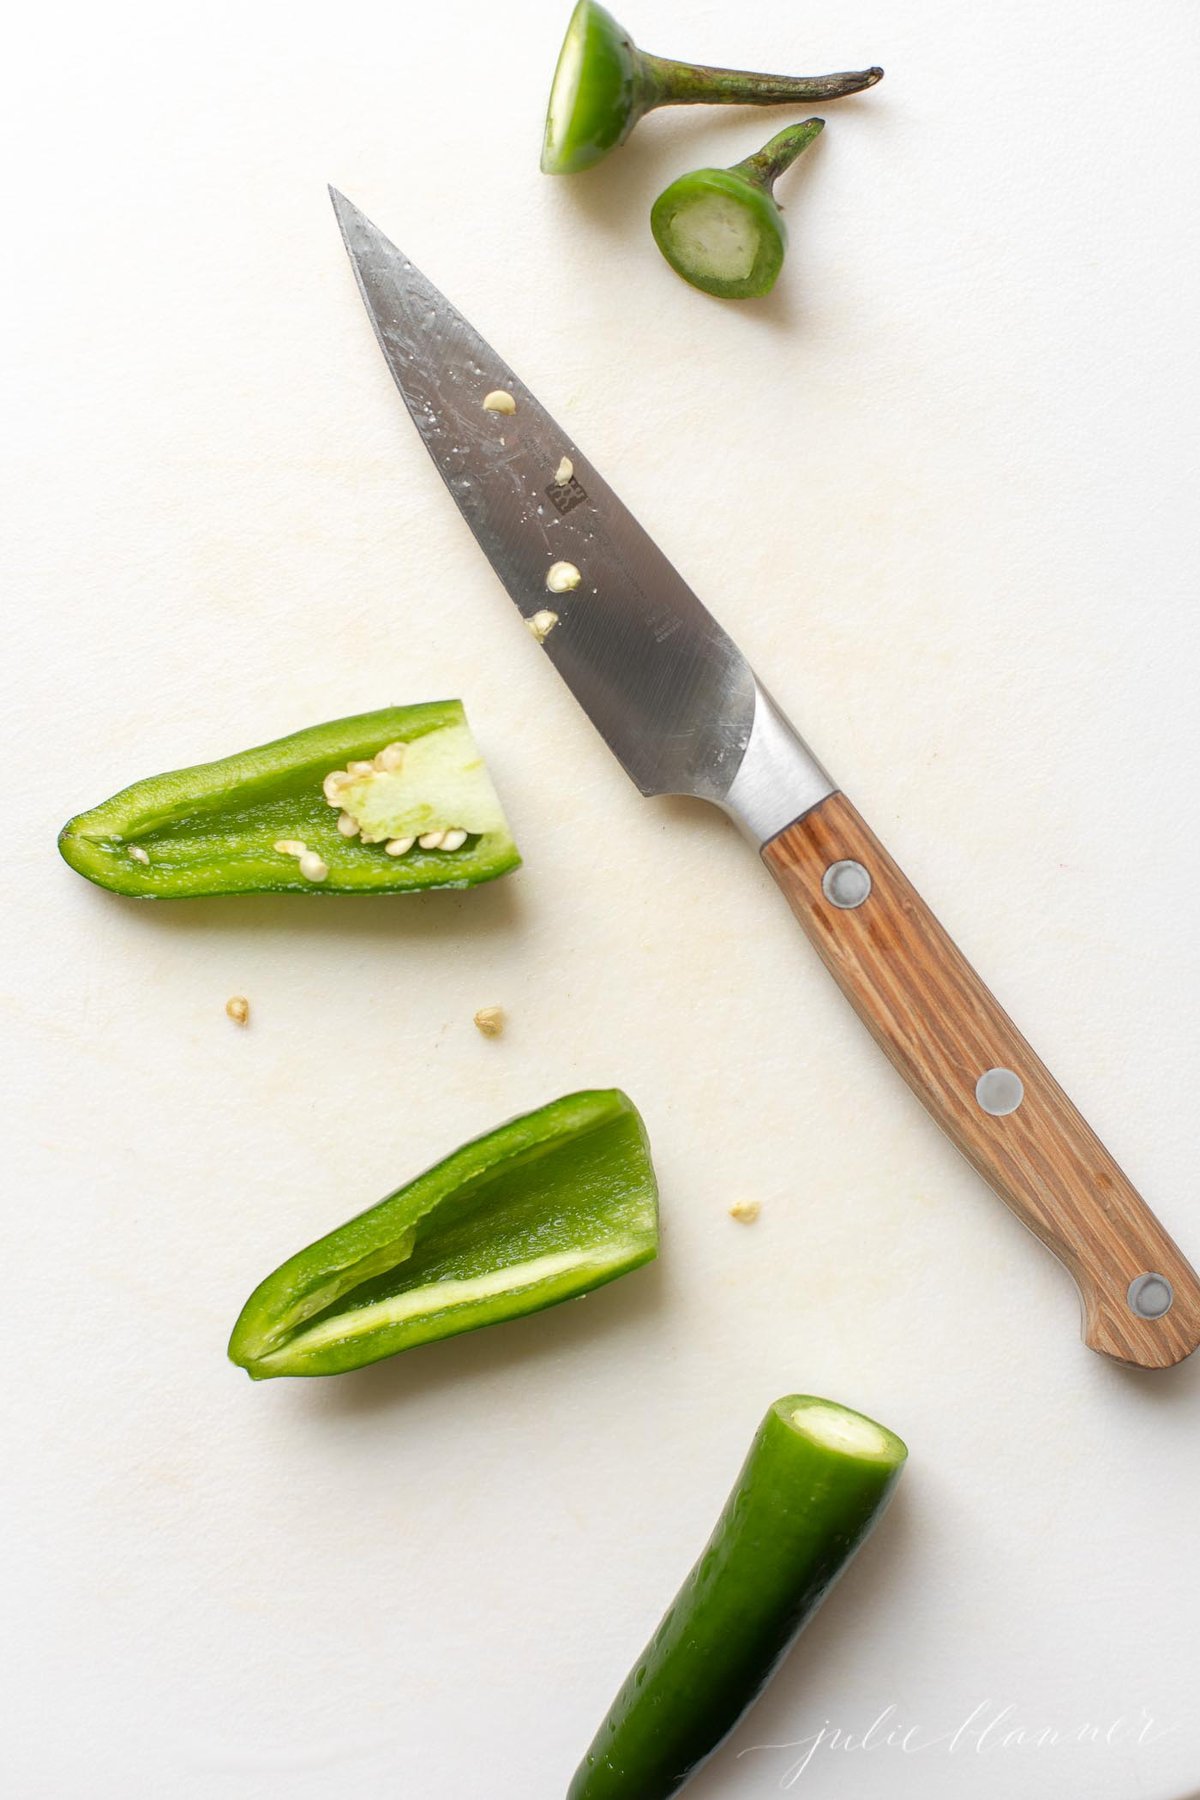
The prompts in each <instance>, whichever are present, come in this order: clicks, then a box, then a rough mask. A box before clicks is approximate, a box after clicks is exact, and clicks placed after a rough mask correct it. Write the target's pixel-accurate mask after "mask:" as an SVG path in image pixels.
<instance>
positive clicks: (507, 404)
mask: <svg viewBox="0 0 1200 1800" xmlns="http://www.w3.org/2000/svg"><path fill="white" fill-rule="evenodd" d="M483 410H484V412H494V413H515V412H516V410H517V403H516V401H515V400H514V399H513V397H512V395H511V394H509V393H506V392H505V390H504V389H503V388H494V389H493V391H492V392H491V393H490V394H486V395H485V396H484V401H483Z"/></svg>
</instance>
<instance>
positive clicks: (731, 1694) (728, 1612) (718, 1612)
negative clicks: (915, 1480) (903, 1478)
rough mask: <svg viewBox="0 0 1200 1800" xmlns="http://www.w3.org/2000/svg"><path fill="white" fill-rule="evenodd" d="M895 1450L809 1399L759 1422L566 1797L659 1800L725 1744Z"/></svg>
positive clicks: (803, 1620)
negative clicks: (717, 1511) (696, 1556)
mask: <svg viewBox="0 0 1200 1800" xmlns="http://www.w3.org/2000/svg"><path fill="white" fill-rule="evenodd" d="M907 1455H908V1451H907V1449H906V1448H905V1446H904V1444H903V1443H902V1442H901V1441H900V1439H899V1438H898V1437H897V1436H896V1435H895V1433H894V1432H891V1431H888V1430H886V1429H885V1428H884V1427H883V1426H882V1425H877V1424H875V1422H874V1420H872V1419H867V1418H864V1417H863V1415H862V1414H861V1413H857V1412H852V1411H851V1410H850V1409H849V1407H845V1406H839V1405H837V1404H836V1403H835V1402H834V1401H832V1400H818V1399H816V1398H814V1397H813V1396H812V1395H808V1394H789V1395H787V1396H786V1397H785V1398H784V1399H782V1400H777V1401H776V1402H775V1404H774V1406H772V1407H771V1409H770V1411H769V1412H768V1413H767V1416H766V1418H765V1419H764V1420H763V1422H762V1424H761V1425H760V1427H759V1429H758V1434H757V1436H756V1437H755V1439H754V1442H753V1444H752V1445H751V1447H750V1454H749V1456H748V1457H747V1458H746V1461H745V1464H744V1465H743V1467H742V1472H741V1474H740V1475H739V1477H738V1481H737V1485H736V1487H735V1488H734V1490H733V1492H732V1493H731V1494H730V1496H729V1499H728V1501H727V1502H726V1505H725V1510H724V1512H723V1513H722V1514H721V1517H720V1518H719V1520H718V1521H717V1526H716V1530H715V1531H714V1532H713V1534H712V1536H711V1537H710V1539H709V1540H708V1544H707V1546H706V1547H705V1550H704V1553H703V1555H702V1556H701V1558H700V1560H699V1562H698V1563H697V1564H696V1566H695V1567H694V1568H693V1570H692V1572H691V1574H690V1575H689V1576H688V1578H687V1580H686V1581H685V1582H684V1584H683V1586H682V1588H681V1589H680V1590H679V1593H678V1594H677V1595H676V1597H675V1599H674V1601H673V1602H672V1604H671V1606H670V1608H669V1609H668V1611H667V1613H666V1616H665V1617H664V1619H663V1621H662V1623H661V1624H660V1626H659V1628H658V1630H657V1631H656V1632H655V1634H654V1636H653V1638H652V1639H651V1640H650V1642H649V1643H648V1644H647V1646H646V1648H645V1649H644V1650H643V1652H642V1654H641V1656H640V1657H639V1658H638V1660H637V1662H636V1663H635V1664H634V1667H633V1669H632V1671H631V1672H630V1674H629V1676H628V1678H627V1680H626V1682H625V1684H624V1686H623V1687H622V1688H621V1691H620V1693H619V1694H618V1695H617V1697H616V1699H615V1700H614V1701H613V1703H612V1706H611V1707H610V1708H609V1711H608V1714H607V1717H606V1718H605V1719H604V1722H603V1723H602V1725H601V1727H600V1729H599V1731H598V1732H597V1733H596V1736H595V1738H594V1739H593V1740H592V1745H591V1748H590V1749H589V1751H588V1752H587V1755H586V1756H585V1757H584V1759H583V1761H582V1762H581V1763H580V1765H579V1768H578V1769H577V1770H576V1773H575V1778H574V1780H573V1781H572V1783H571V1786H570V1790H569V1792H568V1796H567V1800H667V1797H668V1796H669V1795H672V1794H675V1793H678V1791H679V1789H680V1788H681V1787H683V1786H684V1784H685V1783H686V1782H687V1781H688V1780H689V1779H690V1777H691V1776H692V1775H694V1774H695V1772H696V1770H697V1769H698V1768H699V1767H700V1766H701V1764H702V1763H703V1762H705V1761H706V1760H707V1758H708V1757H709V1756H711V1755H712V1753H713V1751H714V1750H715V1749H716V1748H717V1746H718V1745H719V1744H720V1743H721V1742H722V1740H723V1739H724V1738H725V1737H727V1736H728V1734H729V1733H730V1732H731V1731H732V1730H733V1728H734V1726H735V1725H736V1724H737V1722H738V1720H739V1719H740V1718H741V1716H742V1714H743V1713H744V1712H745V1711H746V1709H747V1707H748V1706H749V1705H750V1704H751V1702H752V1701H753V1700H754V1699H755V1698H756V1697H757V1695H758V1694H759V1693H760V1691H761V1690H762V1688H763V1686H764V1685H765V1683H766V1682H767V1681H768V1680H769V1679H770V1677H771V1675H772V1674H773V1673H774V1671H775V1670H776V1668H777V1667H778V1666H779V1664H780V1662H781V1661H782V1660H783V1658H784V1656H785V1655H786V1654H787V1651H788V1649H789V1648H790V1646H791V1644H792V1642H793V1641H794V1639H795V1638H796V1636H797V1634H798V1633H799V1632H800V1631H801V1630H802V1628H803V1627H804V1625H805V1624H807V1622H808V1620H809V1619H810V1618H811V1617H812V1615H813V1613H814V1612H815V1611H816V1609H817V1607H818V1606H819V1605H820V1604H821V1601H822V1600H823V1599H824V1598H825V1595H826V1594H827V1593H828V1592H829V1589H830V1588H831V1587H832V1585H833V1583H834V1582H835V1581H836V1580H837V1578H838V1576H839V1575H840V1574H841V1572H842V1570H843V1569H844V1568H845V1567H846V1564H847V1563H848V1562H849V1561H850V1559H851V1557H852V1556H853V1555H854V1553H855V1551H856V1550H857V1549H858V1547H859V1545H860V1544H861V1543H862V1542H863V1540H864V1539H865V1538H866V1536H867V1534H868V1532H869V1531H870V1530H871V1528H872V1526H873V1525H874V1524H875V1522H876V1520H877V1519H878V1518H879V1516H880V1514H881V1513H882V1512H883V1509H884V1507H885V1506H886V1505H887V1502H888V1499H889V1498H890V1496H891V1493H892V1489H893V1488H894V1486H895V1483H896V1480H897V1477H898V1476H899V1474H900V1471H901V1469H902V1468H903V1466H904V1461H905V1458H906V1456H907Z"/></svg>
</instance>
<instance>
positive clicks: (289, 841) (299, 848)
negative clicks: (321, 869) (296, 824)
mask: <svg viewBox="0 0 1200 1800" xmlns="http://www.w3.org/2000/svg"><path fill="white" fill-rule="evenodd" d="M274 848H275V849H276V850H278V852H279V854H280V856H304V855H305V854H306V853H307V851H308V845H307V844H302V843H301V842H300V839H299V838H276V840H275V845H274Z"/></svg>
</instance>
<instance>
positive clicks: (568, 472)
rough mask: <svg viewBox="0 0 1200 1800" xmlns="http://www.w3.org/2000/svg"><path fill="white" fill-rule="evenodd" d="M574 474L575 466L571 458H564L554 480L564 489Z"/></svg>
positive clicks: (555, 472) (556, 470)
mask: <svg viewBox="0 0 1200 1800" xmlns="http://www.w3.org/2000/svg"><path fill="white" fill-rule="evenodd" d="M574 473H575V464H574V463H573V462H572V461H571V459H570V457H569V456H564V457H563V459H562V461H561V462H560V463H559V465H558V467H557V469H555V471H554V479H555V481H557V483H558V485H559V486H560V487H562V485H563V484H564V482H567V481H570V479H571V477H572V476H573V475H574Z"/></svg>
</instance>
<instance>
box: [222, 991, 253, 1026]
mask: <svg viewBox="0 0 1200 1800" xmlns="http://www.w3.org/2000/svg"><path fill="white" fill-rule="evenodd" d="M225 1011H226V1012H227V1013H228V1015H229V1017H230V1018H231V1019H232V1020H233V1022H234V1024H235V1025H248V1024H249V1023H250V1002H249V1001H248V1000H247V998H246V996H245V995H244V994H234V995H233V996H232V998H231V999H229V1000H227V1001H226V1002H225Z"/></svg>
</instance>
